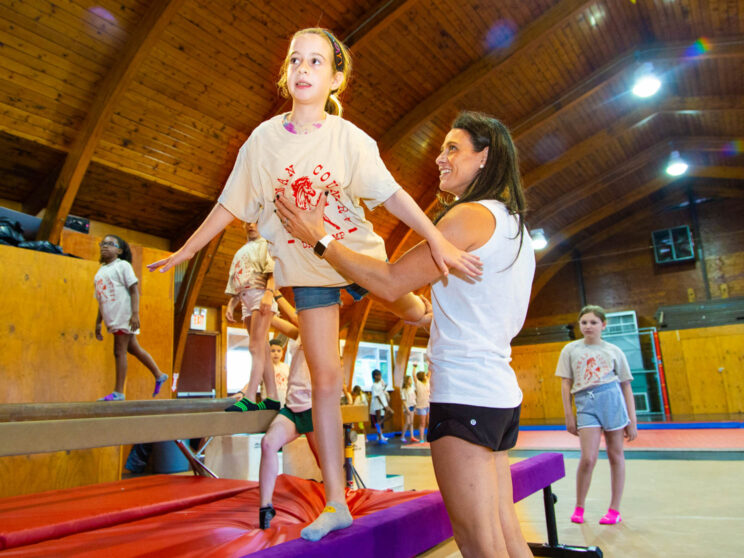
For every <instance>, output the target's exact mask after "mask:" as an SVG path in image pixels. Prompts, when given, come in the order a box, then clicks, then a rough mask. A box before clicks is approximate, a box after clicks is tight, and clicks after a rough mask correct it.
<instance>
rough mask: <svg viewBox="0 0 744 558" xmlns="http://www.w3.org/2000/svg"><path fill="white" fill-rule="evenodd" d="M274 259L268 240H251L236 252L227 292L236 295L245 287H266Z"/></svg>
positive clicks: (272, 269)
mask: <svg viewBox="0 0 744 558" xmlns="http://www.w3.org/2000/svg"><path fill="white" fill-rule="evenodd" d="M273 271H274V261H273V260H272V259H271V256H270V255H269V247H268V244H267V243H266V240H264V239H263V238H257V239H256V240H249V241H248V242H246V243H245V244H244V245H243V246H241V247H240V249H239V250H238V251H237V252H235V255H234V256H233V260H232V263H231V264H230V276H229V277H228V279H227V286H226V287H225V294H228V295H236V294H239V293H240V292H241V291H243V290H245V289H265V288H266V282H267V281H268V278H269V275H270V274H271V273H273Z"/></svg>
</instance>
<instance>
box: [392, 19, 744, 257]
mask: <svg viewBox="0 0 744 558" xmlns="http://www.w3.org/2000/svg"><path fill="white" fill-rule="evenodd" d="M546 15H547V14H546ZM689 46H690V45H689V42H678V43H659V44H650V45H647V46H645V47H644V48H642V49H630V50H629V51H627V52H625V53H624V54H622V55H620V56H619V57H617V58H615V59H614V60H612V61H611V62H609V63H608V64H606V65H605V66H603V67H602V68H600V69H598V70H597V71H595V72H594V73H593V74H591V75H590V76H589V77H587V78H586V79H585V80H583V81H581V82H579V83H578V84H577V85H576V86H575V87H574V88H572V89H571V90H569V91H568V92H566V93H565V94H563V95H562V96H561V97H560V98H559V99H556V100H553V101H551V102H550V103H548V104H546V105H544V106H543V107H542V108H540V109H539V110H537V111H535V112H534V113H533V114H531V115H529V116H527V117H526V118H524V119H523V120H522V121H521V122H519V123H517V124H515V125H514V126H512V127H511V131H512V137H513V138H514V141H515V142H517V141H519V140H520V139H522V138H524V137H525V136H526V135H527V134H529V133H531V132H533V131H534V130H536V129H538V128H540V127H542V126H545V125H547V124H549V123H550V122H552V121H553V120H554V119H555V118H558V117H560V116H562V115H563V114H565V113H566V112H568V111H569V110H571V109H573V108H575V107H576V105H577V104H578V103H580V102H581V101H583V100H585V99H586V98H588V97H589V96H590V95H592V94H594V93H596V92H597V91H598V90H599V89H601V88H602V87H603V86H604V85H605V84H606V82H608V81H610V80H611V79H613V78H615V77H617V76H618V75H619V74H622V73H623V72H627V71H629V70H630V69H632V68H633V67H635V65H636V64H638V62H639V61H655V62H659V61H664V60H673V61H675V60H679V59H681V58H682V57H684V56H685V55H686V52H687V49H689ZM742 56H744V42H743V41H741V40H740V39H734V40H731V39H712V40H711V48H710V49H709V50H708V51H707V52H705V53H701V54H699V55H698V56H697V57H696V59H698V60H700V59H715V58H740V57H742ZM443 104H446V101H443ZM682 105H688V106H697V107H698V108H696V109H688V110H727V107H731V108H733V109H738V108H741V107H742V101H741V98H740V97H739V98H737V97H718V96H711V97H691V98H690V97H688V98H684V97H682V98H678V97H673V98H672V99H670V100H668V101H666V102H665V104H664V105H663V107H664V110H665V111H680V110H683V108H682ZM652 106H658V104H657V103H654V104H653V105H652ZM439 108H441V106H438V107H434V108H433V109H432V111H433V112H431V114H429V115H428V116H427V118H431V117H432V116H433V115H434V114H435V113H436V111H438V110H439ZM650 110H651V109H648V110H645V109H643V108H640V109H638V110H637V111H633V114H634V115H635V116H633V117H630V116H628V117H627V118H626V117H623V120H625V121H626V122H627V121H630V122H633V121H634V119H635V118H637V120H635V124H636V125H637V123H638V122H641V121H643V118H644V115H646V117H651V116H652V115H653V114H654V112H648V111H650ZM402 123H403V121H401V123H399V127H400V126H401V125H402ZM613 130H614V134H619V133H622V129H621V128H620V127H616V126H613ZM412 131H413V128H410V129H405V130H401V131H399V132H398V134H397V135H396V136H395V137H391V138H389V139H388V140H387V142H388V143H389V144H391V145H397V143H399V142H400V141H402V140H403V139H404V138H405V137H406V135H407V134H409V133H411V132H412ZM391 132H392V129H391V130H390V131H389V132H388V134H391ZM607 135H608V136H611V134H607ZM603 136H604V135H603ZM380 143H381V145H382V147H383V148H384V146H385V145H386V144H385V143H383V140H381V141H380ZM591 145H592V144H591V142H581V144H577V146H574V148H572V149H576V151H574V152H573V154H572V155H571V156H569V157H568V159H574V158H576V157H577V156H578V155H580V154H581V153H582V152H583V151H585V150H586V149H591ZM562 159H563V155H562V156H561V157H558V158H556V159H555V160H554V161H551V162H549V163H546V165H543V166H541V167H538V169H535V171H533V172H534V173H535V176H542V175H544V174H545V169H542V167H546V168H548V169H549V168H550V166H551V165H552V166H553V168H554V169H560V168H565V167H566V166H567V165H566V164H565V163H563V162H562ZM541 169H542V170H541ZM553 172H556V171H555V170H554V171H553ZM525 185H526V187H527V188H529V187H530V182H529V180H526V181H525ZM418 203H419V205H421V206H422V207H424V208H425V212H426V213H429V212H430V211H432V210H433V209H434V207H436V205H437V200H436V191H435V190H434V189H428V190H426V191H425V192H424V195H423V196H422V197H421V198H420V199H419V200H418ZM411 234H412V231H411V230H410V228H409V227H408V226H406V225H405V224H404V223H398V225H397V226H396V227H395V229H393V231H392V232H391V233H390V235H389V236H388V238H387V240H386V243H385V244H386V248H387V251H388V254H389V255H390V259H391V260H393V259H395V258H396V257H398V256H400V252H401V250H402V248H403V246H405V245H406V243H407V242H408V239H409V238H410V236H411Z"/></svg>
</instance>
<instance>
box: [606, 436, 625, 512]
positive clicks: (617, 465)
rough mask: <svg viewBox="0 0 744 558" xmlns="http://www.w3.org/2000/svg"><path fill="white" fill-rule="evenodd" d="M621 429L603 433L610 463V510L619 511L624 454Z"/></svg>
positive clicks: (622, 485) (623, 478) (621, 495)
mask: <svg viewBox="0 0 744 558" xmlns="http://www.w3.org/2000/svg"><path fill="white" fill-rule="evenodd" d="M623 435H624V434H623V429H622V428H621V429H620V430H613V431H611V432H605V433H604V437H605V443H606V444H607V458H608V459H609V461H610V481H611V483H612V497H611V500H610V508H611V509H613V510H619V509H620V500H622V497H623V488H624V487H625V454H624V453H623V441H624V440H623Z"/></svg>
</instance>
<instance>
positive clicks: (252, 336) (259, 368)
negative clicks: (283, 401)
mask: <svg viewBox="0 0 744 558" xmlns="http://www.w3.org/2000/svg"><path fill="white" fill-rule="evenodd" d="M273 317H274V314H272V313H271V312H268V313H263V312H260V311H259V310H254V311H253V312H251V317H250V320H248V319H246V329H247V330H248V335H249V338H248V350H249V351H250V352H251V377H250V380H248V391H247V392H246V397H248V398H249V401H252V400H253V398H255V396H256V392H257V391H258V386H259V384H260V383H261V379H262V378H263V380H264V382H266V395H267V396H268V398H269V399H276V398H277V395H276V380H275V379H274V373H273V368H272V373H271V374H270V377H269V378H268V379H267V378H266V377H265V374H264V372H265V370H266V366H265V365H266V360H267V359H268V360H269V364H271V357H270V356H269V341H268V339H267V336H268V333H269V327H270V326H271V318H273Z"/></svg>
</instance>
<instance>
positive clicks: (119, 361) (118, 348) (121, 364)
mask: <svg viewBox="0 0 744 558" xmlns="http://www.w3.org/2000/svg"><path fill="white" fill-rule="evenodd" d="M132 337H134V334H132V333H129V334H126V335H114V360H115V361H116V387H114V391H118V392H119V393H124V384H126V381H127V347H128V346H129V340H130V338H132Z"/></svg>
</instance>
